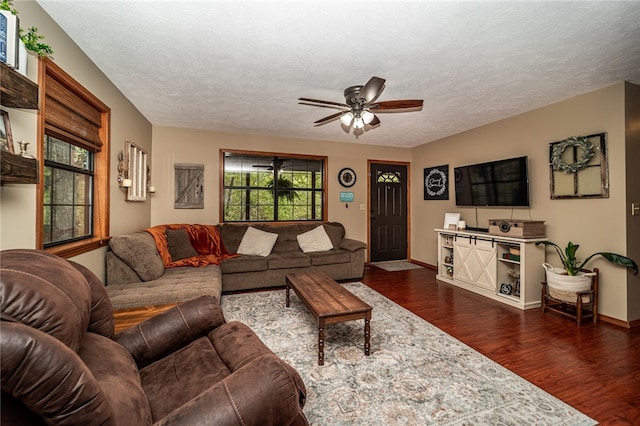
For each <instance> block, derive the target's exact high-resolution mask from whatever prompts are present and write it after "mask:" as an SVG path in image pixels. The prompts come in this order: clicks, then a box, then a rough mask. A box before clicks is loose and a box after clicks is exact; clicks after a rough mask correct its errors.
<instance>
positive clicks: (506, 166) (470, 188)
mask: <svg viewBox="0 0 640 426" xmlns="http://www.w3.org/2000/svg"><path fill="white" fill-rule="evenodd" d="M454 177H455V184H456V205H457V206H501V207H528V206H529V176H528V171H527V157H516V158H508V159H506V160H499V161H490V162H488V163H481V164H472V165H469V166H461V167H456V168H454Z"/></svg>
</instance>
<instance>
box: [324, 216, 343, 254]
mask: <svg viewBox="0 0 640 426" xmlns="http://www.w3.org/2000/svg"><path fill="white" fill-rule="evenodd" d="M322 226H324V230H325V231H327V235H328V236H329V239H330V240H331V244H333V248H334V249H339V248H340V243H341V242H342V239H343V238H344V227H343V226H342V225H340V224H337V223H335V222H333V223H325V224H323V225H322Z"/></svg>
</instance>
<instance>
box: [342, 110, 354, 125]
mask: <svg viewBox="0 0 640 426" xmlns="http://www.w3.org/2000/svg"><path fill="white" fill-rule="evenodd" d="M340 121H342V124H344V125H345V126H351V122H352V121H353V113H352V112H351V111H349V112H348V113H346V114H342V117H340Z"/></svg>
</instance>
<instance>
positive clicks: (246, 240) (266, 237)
mask: <svg viewBox="0 0 640 426" xmlns="http://www.w3.org/2000/svg"><path fill="white" fill-rule="evenodd" d="M277 239H278V234H274V233H273V232H265V231H261V230H259V229H257V228H254V227H252V226H250V227H248V228H247V232H245V233H244V236H243V237H242V241H240V246H239V247H238V254H248V255H252V256H264V257H267V256H269V254H270V253H271V250H273V246H274V245H275V244H276V240H277Z"/></svg>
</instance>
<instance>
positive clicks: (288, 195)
mask: <svg viewBox="0 0 640 426" xmlns="http://www.w3.org/2000/svg"><path fill="white" fill-rule="evenodd" d="M277 183H278V189H277V190H278V199H283V200H286V201H289V202H290V203H292V202H293V200H295V199H296V198H298V193H297V192H296V191H295V190H293V189H292V188H293V182H291V181H290V180H289V179H287V178H285V177H282V176H278V180H277ZM267 187H268V188H271V189H273V180H272V181H271V182H269V183H267Z"/></svg>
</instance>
